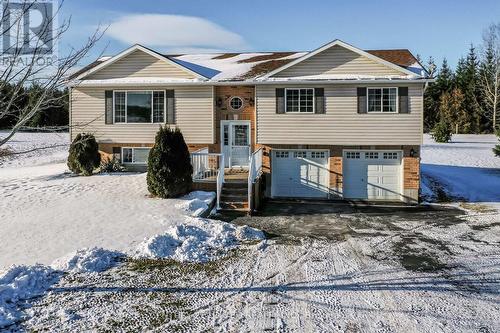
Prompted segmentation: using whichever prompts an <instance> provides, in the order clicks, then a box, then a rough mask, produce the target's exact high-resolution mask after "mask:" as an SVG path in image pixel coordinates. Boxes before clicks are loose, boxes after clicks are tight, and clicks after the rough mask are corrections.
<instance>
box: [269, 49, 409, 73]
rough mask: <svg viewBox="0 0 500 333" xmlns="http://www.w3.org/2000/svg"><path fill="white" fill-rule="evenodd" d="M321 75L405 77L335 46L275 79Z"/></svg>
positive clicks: (290, 68)
mask: <svg viewBox="0 0 500 333" xmlns="http://www.w3.org/2000/svg"><path fill="white" fill-rule="evenodd" d="M320 74H353V75H356V74H364V75H380V76H387V75H405V74H404V73H402V72H400V71H397V70H395V69H392V68H390V67H387V66H385V65H382V64H380V63H378V62H375V61H374V60H371V59H369V58H367V57H365V56H362V55H359V54H358V53H355V52H353V51H351V50H348V49H346V48H344V47H342V46H339V45H334V46H332V47H331V48H329V49H326V50H325V51H323V52H320V53H318V54H316V55H314V56H312V57H311V58H309V59H306V60H304V61H302V62H300V63H298V64H296V65H294V66H292V67H289V68H287V69H285V70H283V71H281V72H278V73H276V74H275V75H273V77H296V76H308V75H320Z"/></svg>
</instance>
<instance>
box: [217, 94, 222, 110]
mask: <svg viewBox="0 0 500 333" xmlns="http://www.w3.org/2000/svg"><path fill="white" fill-rule="evenodd" d="M221 106H222V98H220V97H219V98H217V107H219V108H220V107H221Z"/></svg>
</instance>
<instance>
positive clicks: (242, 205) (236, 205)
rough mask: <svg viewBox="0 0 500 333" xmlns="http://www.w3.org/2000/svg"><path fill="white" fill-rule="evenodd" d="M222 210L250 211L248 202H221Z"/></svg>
mask: <svg viewBox="0 0 500 333" xmlns="http://www.w3.org/2000/svg"><path fill="white" fill-rule="evenodd" d="M220 207H221V208H222V209H248V202H246V201H227V202H224V201H223V202H221V204H220Z"/></svg>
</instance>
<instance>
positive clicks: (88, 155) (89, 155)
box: [67, 133, 101, 176]
mask: <svg viewBox="0 0 500 333" xmlns="http://www.w3.org/2000/svg"><path fill="white" fill-rule="evenodd" d="M100 162H101V155H100V154H99V146H98V144H97V142H96V140H95V137H94V135H92V134H86V133H81V134H78V135H77V136H76V137H75V139H74V140H73V142H72V143H71V145H70V146H69V156H68V163H67V164H68V168H69V169H70V170H71V171H73V172H74V173H76V174H83V175H84V176H90V175H92V173H93V171H94V169H96V168H97V167H98V166H99V163H100Z"/></svg>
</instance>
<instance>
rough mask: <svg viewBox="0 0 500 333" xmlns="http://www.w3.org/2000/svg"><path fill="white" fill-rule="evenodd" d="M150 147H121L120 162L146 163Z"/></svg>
mask: <svg viewBox="0 0 500 333" xmlns="http://www.w3.org/2000/svg"><path fill="white" fill-rule="evenodd" d="M149 150H150V148H122V163H124V164H147V163H148V156H149Z"/></svg>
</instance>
